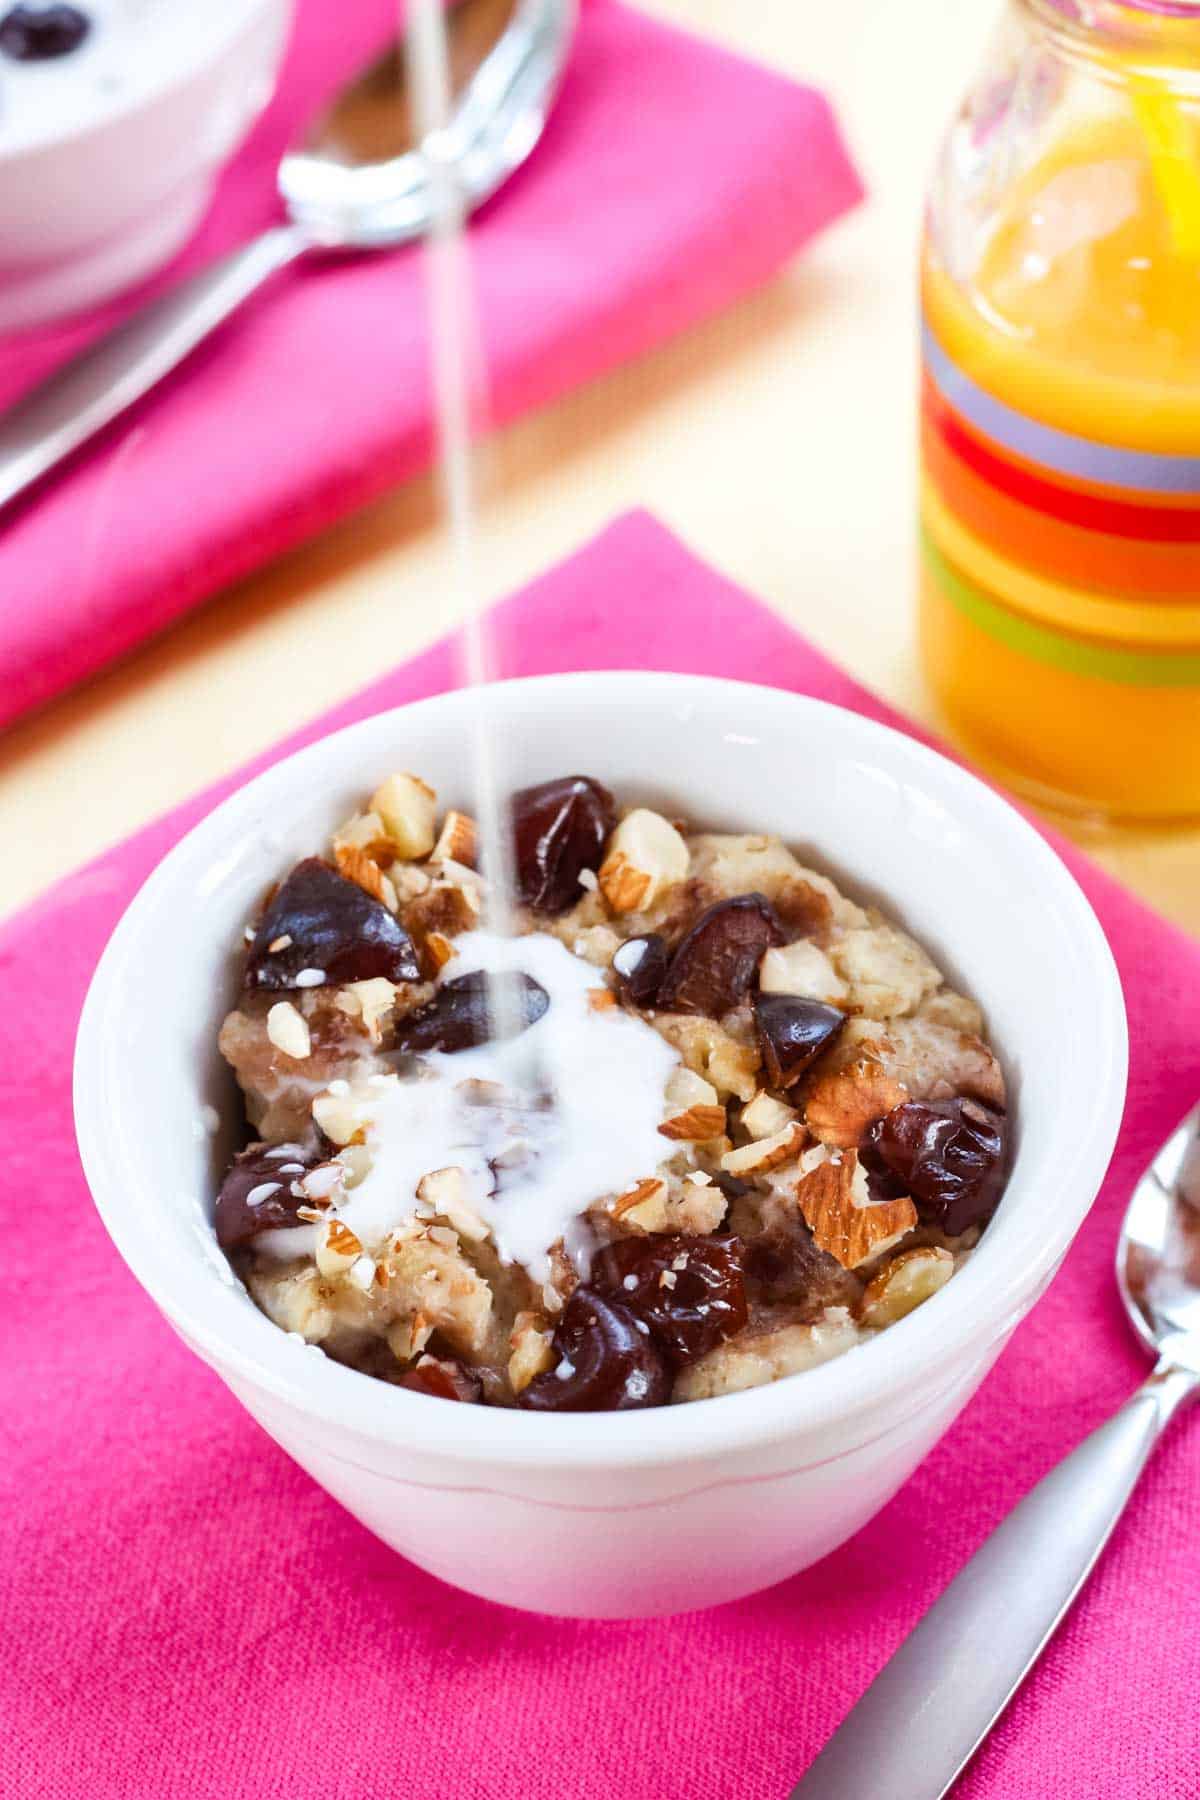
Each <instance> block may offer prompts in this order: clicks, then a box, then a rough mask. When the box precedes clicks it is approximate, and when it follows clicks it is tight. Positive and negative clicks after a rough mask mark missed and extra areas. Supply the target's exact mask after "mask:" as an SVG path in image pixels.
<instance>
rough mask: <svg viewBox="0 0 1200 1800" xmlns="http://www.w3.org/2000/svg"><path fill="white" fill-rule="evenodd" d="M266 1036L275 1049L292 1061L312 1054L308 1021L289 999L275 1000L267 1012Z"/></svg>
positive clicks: (300, 1059) (301, 1060) (302, 1059)
mask: <svg viewBox="0 0 1200 1800" xmlns="http://www.w3.org/2000/svg"><path fill="white" fill-rule="evenodd" d="M267 1036H268V1038H269V1039H270V1040H271V1042H272V1043H273V1044H274V1046H275V1048H276V1049H277V1050H282V1052H283V1054H284V1055H285V1056H290V1057H291V1058H292V1060H293V1061H294V1062H303V1061H304V1059H305V1058H306V1057H307V1056H310V1055H311V1054H312V1034H311V1032H310V1031H309V1029H308V1021H307V1019H306V1018H305V1017H304V1014H303V1013H301V1012H299V1011H297V1009H296V1007H294V1006H293V1005H292V1002H291V1001H290V1000H277V1001H276V1002H275V1004H274V1006H273V1007H272V1008H271V1010H270V1012H269V1013H268V1014H267Z"/></svg>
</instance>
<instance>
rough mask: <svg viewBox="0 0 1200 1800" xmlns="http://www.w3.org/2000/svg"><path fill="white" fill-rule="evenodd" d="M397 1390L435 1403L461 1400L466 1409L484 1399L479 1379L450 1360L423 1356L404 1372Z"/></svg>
mask: <svg viewBox="0 0 1200 1800" xmlns="http://www.w3.org/2000/svg"><path fill="white" fill-rule="evenodd" d="M396 1386H397V1387H402V1388H411V1389H412V1391H413V1393H414V1394H432V1395H433V1397H434V1399H435V1400H461V1401H464V1402H465V1403H466V1404H467V1405H469V1406H478V1405H479V1403H480V1401H481V1400H482V1399H483V1383H482V1382H481V1381H480V1379H479V1377H478V1375H476V1374H475V1372H474V1370H473V1369H468V1368H465V1367H464V1366H463V1364H462V1363H460V1362H456V1361H455V1360H454V1358H453V1357H449V1356H446V1357H441V1356H422V1357H421V1358H420V1359H419V1360H418V1361H417V1362H415V1363H414V1364H413V1366H412V1368H411V1369H406V1370H405V1371H404V1374H403V1375H401V1377H400V1379H399V1380H398V1381H397V1382H396Z"/></svg>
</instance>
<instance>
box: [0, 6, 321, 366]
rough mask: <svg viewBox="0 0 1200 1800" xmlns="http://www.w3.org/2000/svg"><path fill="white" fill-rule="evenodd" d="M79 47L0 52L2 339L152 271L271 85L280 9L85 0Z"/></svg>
mask: <svg viewBox="0 0 1200 1800" xmlns="http://www.w3.org/2000/svg"><path fill="white" fill-rule="evenodd" d="M81 4H82V5H83V7H84V10H85V11H87V12H89V13H90V14H91V15H92V16H93V17H94V20H95V24H94V26H93V29H92V31H91V32H90V33H89V36H88V37H87V39H86V40H85V41H84V43H83V44H82V45H81V46H80V48H79V49H78V50H76V51H73V52H72V53H71V54H69V55H67V56H63V57H58V58H54V59H52V60H50V61H46V62H41V63H18V62H14V61H13V60H11V59H10V58H7V57H4V56H2V55H0V332H4V331H13V330H20V329H24V328H26V327H29V326H35V325H42V324H45V323H48V322H49V321H50V320H52V319H54V318H57V317H59V316H60V315H62V314H64V313H72V312H77V311H79V310H81V309H82V308H84V307H87V306H90V305H93V304H95V303H97V302H99V301H101V300H105V299H107V298H109V297H110V296H111V295H113V294H115V293H117V292H119V291H120V290H121V289H123V288H126V287H130V286H132V285H133V283H135V282H137V281H141V280H142V279H144V278H145V277H146V276H148V275H150V274H152V273H153V271H154V270H155V269H157V268H159V267H160V266H161V265H162V264H163V263H165V262H166V261H168V259H169V258H170V257H172V256H173V255H174V254H175V252H176V251H177V250H178V249H180V248H181V246H182V245H183V244H184V243H185V242H186V240H187V239H188V237H190V235H191V233H192V232H193V231H194V229H195V227H196V225H197V224H198V223H199V220H200V217H201V214H202V213H203V211H204V209H205V207H206V206H207V204H208V201H209V198H210V196H211V193H212V189H213V185H214V183H215V181H216V178H217V175H218V174H219V172H220V170H221V167H222V165H223V164H224V163H225V162H226V161H227V160H228V158H229V157H230V156H231V155H232V154H233V152H234V150H236V149H237V147H238V145H239V144H240V143H241V141H242V139H243V138H244V137H245V135H246V133H247V131H248V130H249V128H250V126H251V125H252V124H253V122H254V120H255V118H256V117H257V116H258V114H259V112H260V111H261V110H262V108H263V106H265V104H266V102H267V101H268V100H269V98H270V96H271V93H272V90H273V88H274V85H275V79H276V76H277V74H278V70H279V63H280V59H281V58H282V55H283V50H284V45H285V43H286V40H287V32H288V25H289V22H290V19H291V13H292V4H291V0H81Z"/></svg>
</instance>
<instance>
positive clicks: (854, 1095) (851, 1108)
mask: <svg viewBox="0 0 1200 1800" xmlns="http://www.w3.org/2000/svg"><path fill="white" fill-rule="evenodd" d="M907 1098H908V1092H907V1089H906V1088H904V1087H902V1086H901V1084H900V1083H899V1082H898V1081H895V1080H893V1078H892V1077H891V1076H890V1075H889V1074H888V1073H887V1072H886V1070H885V1069H884V1068H883V1066H882V1064H881V1063H878V1062H876V1061H875V1059H874V1058H873V1057H870V1056H863V1057H860V1058H859V1059H858V1060H857V1061H856V1062H852V1063H850V1064H849V1065H848V1066H847V1067H846V1068H844V1069H836V1070H834V1071H833V1072H832V1073H831V1074H828V1075H824V1076H820V1077H819V1078H818V1079H817V1081H816V1082H814V1084H813V1086H812V1087H811V1088H810V1089H809V1093H808V1099H807V1102H806V1104H805V1108H804V1117H805V1121H806V1123H807V1125H808V1128H809V1130H810V1131H811V1132H812V1133H813V1135H814V1137H819V1138H820V1139H821V1142H822V1143H824V1144H833V1145H837V1146H840V1147H841V1148H843V1149H851V1148H853V1147H855V1146H857V1145H858V1144H860V1143H861V1142H862V1135H863V1132H864V1131H865V1130H866V1129H867V1126H868V1125H870V1124H872V1123H873V1122H874V1121H875V1120H876V1119H881V1118H882V1117H883V1115H884V1113H889V1112H891V1110H892V1108H893V1107H894V1106H899V1105H900V1103H901V1101H902V1100H906V1099H907Z"/></svg>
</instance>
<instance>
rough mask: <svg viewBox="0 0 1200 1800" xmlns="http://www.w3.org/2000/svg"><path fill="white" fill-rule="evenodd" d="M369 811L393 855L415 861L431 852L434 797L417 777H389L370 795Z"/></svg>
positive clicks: (435, 803)
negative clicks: (380, 825) (379, 823)
mask: <svg viewBox="0 0 1200 1800" xmlns="http://www.w3.org/2000/svg"><path fill="white" fill-rule="evenodd" d="M371 811H372V812H375V813H378V815H379V817H380V818H381V819H382V820H383V826H384V830H385V831H386V832H387V835H388V837H389V838H390V840H391V842H392V845H393V846H394V849H395V854H396V855H397V857H399V858H400V859H401V861H405V860H409V861H415V860H416V858H418V857H421V856H428V855H429V852H430V851H431V850H432V849H433V841H434V821H435V820H436V818H437V795H436V794H435V793H434V791H433V789H432V788H431V787H429V786H428V785H427V784H426V783H425V782H424V781H422V780H421V778H420V776H418V775H408V774H402V775H389V776H388V778H387V780H386V781H385V782H384V783H383V784H382V786H380V787H378V788H376V790H375V792H374V793H373V794H372V795H371Z"/></svg>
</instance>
